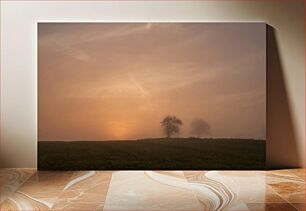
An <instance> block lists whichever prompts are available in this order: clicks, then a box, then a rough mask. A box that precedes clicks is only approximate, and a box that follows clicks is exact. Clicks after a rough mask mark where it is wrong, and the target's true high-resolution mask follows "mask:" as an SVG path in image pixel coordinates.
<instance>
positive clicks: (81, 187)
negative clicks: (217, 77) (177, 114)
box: [0, 169, 305, 211]
mask: <svg viewBox="0 0 306 211" xmlns="http://www.w3.org/2000/svg"><path fill="white" fill-rule="evenodd" d="M0 178H1V182H2V185H1V204H0V208H1V210H278V211H279V210H295V211H296V210H305V169H287V170H277V171H113V172H111V171H74V172H72V171H35V170H33V169H2V170H1V171H0Z"/></svg>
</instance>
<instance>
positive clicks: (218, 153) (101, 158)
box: [38, 138, 266, 170]
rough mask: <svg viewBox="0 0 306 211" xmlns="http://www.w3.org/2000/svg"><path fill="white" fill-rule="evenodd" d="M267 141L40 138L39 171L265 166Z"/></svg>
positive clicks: (207, 168)
mask: <svg viewBox="0 0 306 211" xmlns="http://www.w3.org/2000/svg"><path fill="white" fill-rule="evenodd" d="M265 146H266V141H264V140H250V139H199V138H172V139H166V138H162V139H144V140H127V141H74V142H59V141H40V142H38V168H39V170H90V169H96V170H149V169H150V170H191V169H198V170H212V169H215V170H217V169H218V170H226V169H231V170H232V169H237V170H239V169H241V170H242V169H244V170H247V169H265V167H266V164H265V160H266V152H265Z"/></svg>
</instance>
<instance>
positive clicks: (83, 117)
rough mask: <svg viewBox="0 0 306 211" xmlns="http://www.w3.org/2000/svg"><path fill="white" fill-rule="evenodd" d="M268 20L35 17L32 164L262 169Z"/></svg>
mask: <svg viewBox="0 0 306 211" xmlns="http://www.w3.org/2000/svg"><path fill="white" fill-rule="evenodd" d="M265 147H266V24H264V23H38V168H39V169H40V170H87V169H101V170H137V169H155V170H157V169H161V170H174V169H175V170H178V169H182V170H183V169H184V170H187V169H207V170H208V169H220V170H221V169H265V165H266V162H265V159H266V152H265Z"/></svg>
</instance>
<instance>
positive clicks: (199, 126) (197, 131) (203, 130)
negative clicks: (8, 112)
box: [190, 118, 211, 137]
mask: <svg viewBox="0 0 306 211" xmlns="http://www.w3.org/2000/svg"><path fill="white" fill-rule="evenodd" d="M190 133H191V134H192V135H195V136H197V137H201V136H204V135H206V136H211V129H210V126H209V124H208V123H207V122H206V121H205V120H203V119H200V118H196V119H194V120H193V121H192V122H191V131H190Z"/></svg>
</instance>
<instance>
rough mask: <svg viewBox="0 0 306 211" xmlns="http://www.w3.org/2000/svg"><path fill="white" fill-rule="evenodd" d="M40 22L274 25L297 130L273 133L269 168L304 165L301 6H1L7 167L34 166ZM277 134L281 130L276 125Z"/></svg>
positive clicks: (298, 3) (17, 3)
mask: <svg viewBox="0 0 306 211" xmlns="http://www.w3.org/2000/svg"><path fill="white" fill-rule="evenodd" d="M38 21H60V22H69V21H72V22H75V21H82V22H92V21H97V22H105V21H108V22H112V21H117V22H135V21H142V22H146V21H158V22H162V21H165V22H169V21H184V22H257V21H260V22H266V23H267V24H269V25H271V26H272V27H274V28H275V32H276V40H277V46H278V48H279V57H280V61H281V66H282V70H283V75H284V79H285V92H286V94H287V96H288V101H289V102H288V103H289V104H288V107H289V114H290V117H291V118H292V125H293V133H294V136H293V137H294V138H293V139H292V140H287V141H285V140H283V142H281V143H279V142H278V140H277V138H276V137H277V136H274V135H273V134H272V135H271V134H270V136H271V140H268V148H267V150H268V151H267V158H268V163H269V164H270V165H275V166H303V165H304V155H305V153H304V149H305V144H304V141H305V118H304V117H305V111H304V109H305V101H304V96H305V88H304V86H305V73H304V67H305V60H304V59H305V53H304V47H305V40H304V37H305V34H304V4H303V1H279V2H278V1H266V2H264V1H240V0H238V1H186V2H183V1H168V2H162V1H143V2H141V1H134V2H128V1H113V2H110V1H92V2H89V1H75V2H73V1H1V61H2V62H1V161H2V165H3V167H36V159H37V158H36V155H37V152H36V150H37V145H36V143H37V137H36V134H37V105H36V103H37V99H36V97H37V90H36V88H37V81H36V79H37V58H36V56H37V22H38ZM225 36H226V35H225ZM272 77H273V76H272ZM268 100H269V99H268ZM274 105H275V104H274ZM272 109H273V108H272ZM276 125H277V124H276ZM267 130H268V131H269V128H268V129H267ZM279 132H280V134H281V133H285V132H286V131H279ZM273 133H278V131H277V128H276V129H275V130H274V132H273ZM268 134H269V132H268ZM268 137H269V136H268ZM279 137H286V136H283V135H279ZM273 139H274V140H273ZM288 141H289V144H288ZM290 143H293V146H295V147H296V149H295V150H291V151H289V152H290V153H296V155H297V157H298V159H297V160H296V159H291V158H290V156H289V158H287V157H286V154H288V153H287V152H288V151H287V149H288V147H289V148H290ZM278 145H281V147H279V146H278Z"/></svg>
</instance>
